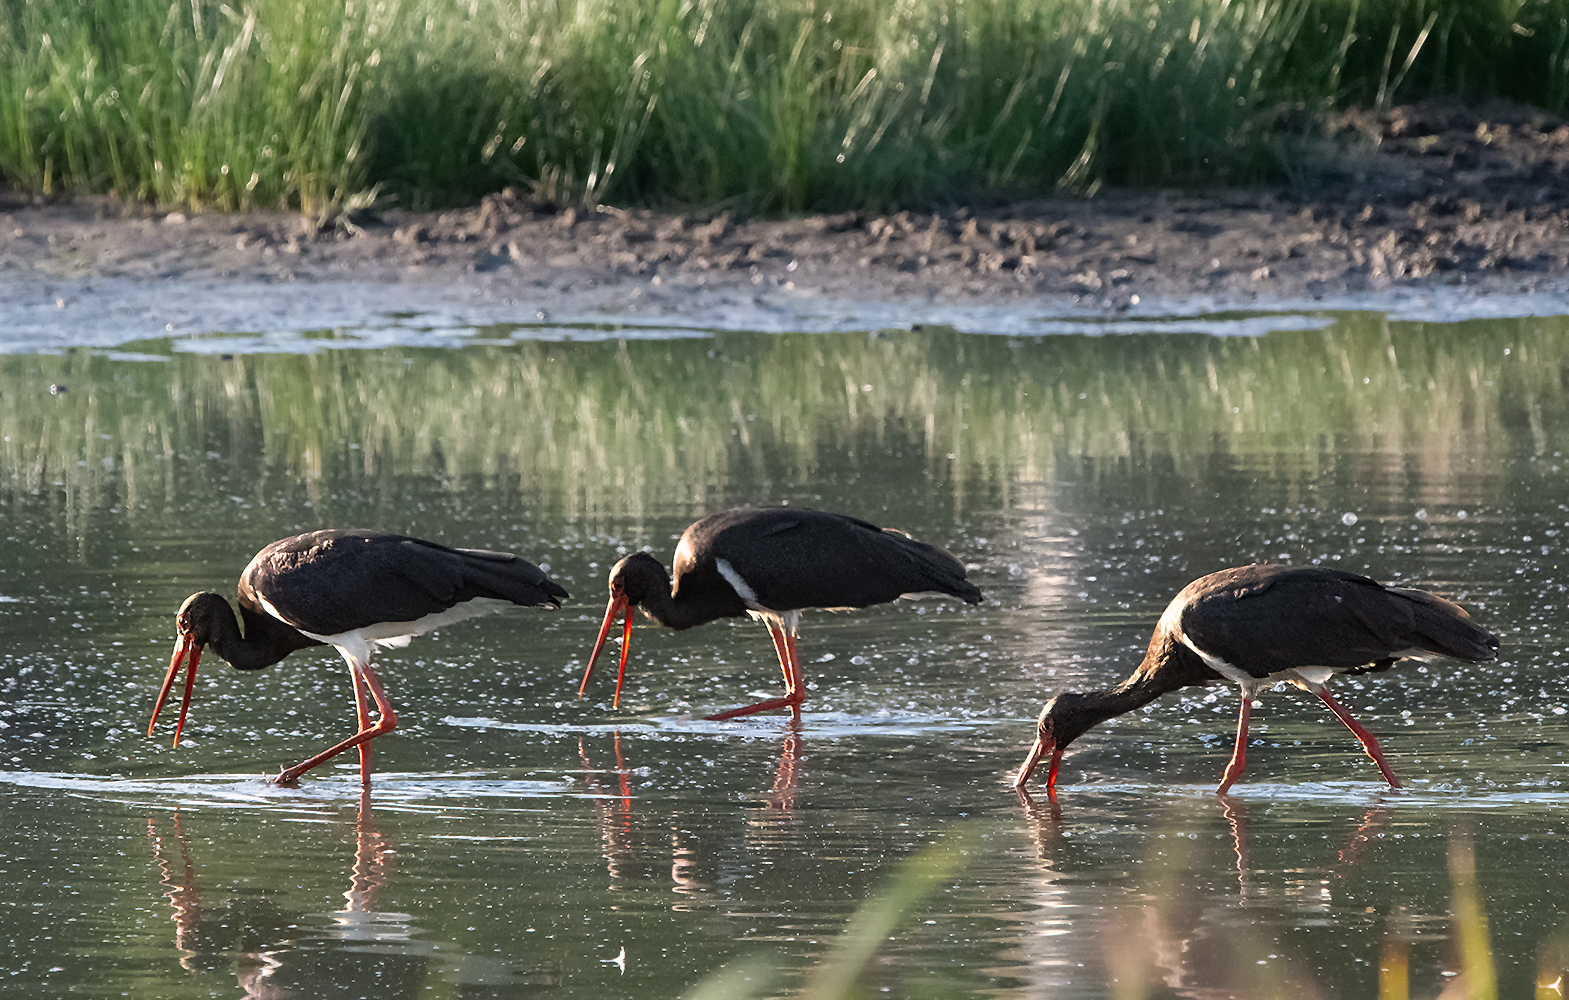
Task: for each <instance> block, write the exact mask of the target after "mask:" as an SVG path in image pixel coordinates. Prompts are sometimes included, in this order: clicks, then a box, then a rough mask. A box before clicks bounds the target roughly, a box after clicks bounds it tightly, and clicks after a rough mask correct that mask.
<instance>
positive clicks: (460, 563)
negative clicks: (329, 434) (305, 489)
mask: <svg viewBox="0 0 1569 1000" xmlns="http://www.w3.org/2000/svg"><path fill="white" fill-rule="evenodd" d="M566 596H567V592H566V591H565V590H563V589H562V588H561V587H560V586H558V585H557V584H556V583H555V582H554V581H552V580H550V579H549V578H548V577H546V576H545V574H544V572H543V571H542V570H541V569H540V568H539V567H538V566H535V565H534V564H533V563H531V562H527V561H526V560H523V559H520V558H518V557H517V556H515V555H512V554H511V553H507V552H487V551H484V550H481V549H454V548H448V547H447V546H445V545H438V544H437V543H435V542H427V541H424V540H422V539H419V538H409V537H407V536H405V535H387V534H381V533H379V532H374V531H364V530H360V529H348V528H343V529H330V530H326V531H313V532H310V533H309V534H304V535H295V536H293V537H292V538H285V539H282V540H280V541H276V542H273V543H272V544H271V545H268V546H266V547H265V548H263V549H262V550H261V551H260V552H258V553H256V555H255V557H254V558H253V559H251V562H250V565H248V566H246V567H245V571H244V572H243V573H241V574H240V586H239V603H240V621H241V622H242V623H243V624H244V631H243V632H242V631H241V629H240V627H239V625H238V624H236V622H235V618H234V610H233V609H232V608H230V606H229V602H228V601H226V600H224V599H223V597H222V596H221V595H219V594H214V593H211V592H205V593H200V594H192V595H191V596H190V597H188V598H187V599H186V601H185V603H184V604H183V605H181V607H180V612H179V615H178V616H177V617H176V619H175V628H176V631H177V633H178V636H179V639H178V642H177V644H176V646H175V649H174V657H173V658H172V659H171V660H170V661H169V672H168V674H166V675H165V676H164V679H163V687H162V688H161V689H160V690H159V692H158V701H157V703H156V704H155V705H154V706H153V718H152V722H151V723H149V724H148V726H147V735H149V736H151V735H152V732H153V727H154V726H156V725H157V724H158V713H159V712H160V711H162V709H163V703H164V700H165V699H166V698H167V697H168V696H169V689H170V688H171V687H173V685H174V680H175V677H176V676H177V675H178V674H179V670H180V663H181V661H182V660H184V659H185V657H186V655H187V654H189V655H190V665H189V667H188V668H187V671H186V675H185V696H184V698H183V699H182V701H181V703H180V720H179V722H178V723H176V725H175V728H174V744H175V746H179V745H180V731H181V730H182V729H183V728H184V727H185V713H186V711H187V709H189V707H190V704H191V689H192V687H193V686H194V685H195V683H196V664H197V661H198V660H200V658H201V654H202V649H203V648H204V647H206V646H211V647H212V648H213V651H214V652H216V653H217V654H218V655H219V656H221V657H223V658H224V659H225V660H227V661H229V663H230V664H232V665H233V666H234V667H236V668H237V669H240V670H260V669H261V668H263V667H269V666H271V665H272V664H274V663H277V662H278V661H279V660H281V659H283V658H284V657H285V656H288V655H289V654H290V653H292V652H294V651H295V650H297V649H305V648H306V647H309V646H320V645H324V644H330V645H332V646H335V647H337V649H338V652H340V653H342V654H343V658H344V659H345V660H347V661H348V664H349V677H350V678H351V679H352V681H353V684H354V704H355V709H356V712H357V715H358V718H359V729H358V731H357V732H356V733H355V734H354V735H353V736H351V737H349V738H348V739H346V740H344V741H343V742H341V743H337V744H335V745H333V746H331V747H329V748H328V749H326V750H324V751H322V752H321V753H319V754H317V755H316V756H314V757H312V758H310V759H309V760H307V761H304V762H303V763H300V764H296V765H295V766H294V767H290V768H285V769H284V770H283V771H282V772H281V773H279V774H277V775H276V776H274V777H272V778H270V779H269V780H270V781H271V782H272V783H273V784H277V785H284V786H288V787H292V786H294V785H295V784H297V783H298V781H299V777H300V775H302V774H304V773H305V772H306V771H308V770H310V769H311V768H313V767H316V766H317V765H318V764H321V763H323V762H325V761H327V760H330V759H331V758H333V757H335V756H337V755H338V754H340V753H342V752H343V751H345V750H348V749H350V748H352V747H356V746H357V747H359V748H360V778H361V781H362V782H363V783H366V784H368V783H369V782H370V741H371V740H372V739H374V738H376V737H377V736H380V735H382V734H384V733H387V732H391V731H392V729H393V727H394V726H396V725H397V716H396V715H395V714H394V713H393V711H392V705H391V703H390V702H389V701H388V700H387V695H386V692H385V691H383V690H382V686H381V681H380V680H378V679H377V677H376V672H375V670H373V669H372V667H371V659H372V657H373V656H374V653H375V650H376V647H378V646H406V645H408V643H409V639H411V638H412V637H413V636H416V635H419V634H421V633H423V632H429V631H430V630H432V629H436V628H440V627H441V626H443V625H449V624H452V623H453V622H459V621H462V620H463V619H465V618H472V617H474V616H475V615H482V614H487V613H489V612H492V611H499V610H501V609H502V608H505V607H510V606H512V605H523V606H526V607H547V608H557V607H560V606H561V601H562V600H563V599H564V598H565V597H566ZM367 700H369V701H371V702H374V703H375V709H376V713H377V718H376V720H375V721H374V722H373V721H372V720H371V712H370V705H369V704H367Z"/></svg>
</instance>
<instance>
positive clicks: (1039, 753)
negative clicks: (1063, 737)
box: [1013, 737, 1062, 798]
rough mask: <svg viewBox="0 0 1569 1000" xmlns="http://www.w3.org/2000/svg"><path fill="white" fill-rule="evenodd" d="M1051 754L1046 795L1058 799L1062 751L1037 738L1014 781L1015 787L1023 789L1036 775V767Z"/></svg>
mask: <svg viewBox="0 0 1569 1000" xmlns="http://www.w3.org/2000/svg"><path fill="white" fill-rule="evenodd" d="M1048 753H1050V754H1051V767H1050V768H1049V769H1048V770H1047V772H1046V794H1047V795H1049V796H1051V797H1052V798H1056V797H1057V765H1059V764H1061V763H1062V751H1061V750H1059V749H1057V747H1055V746H1052V745H1049V744H1048V743H1047V741H1046V740H1043V739H1041V738H1040V737H1036V739H1035V745H1034V746H1032V747H1030V755H1029V756H1028V757H1025V758H1024V764H1023V765H1022V766H1021V767H1020V768H1019V776H1018V777H1017V778H1014V779H1013V787H1015V788H1023V787H1024V786H1025V784H1027V783H1028V782H1029V780H1030V775H1031V774H1032V773H1034V771H1035V767H1036V765H1037V764H1039V763H1040V762H1041V758H1042V757H1044V756H1046V755H1047V754H1048Z"/></svg>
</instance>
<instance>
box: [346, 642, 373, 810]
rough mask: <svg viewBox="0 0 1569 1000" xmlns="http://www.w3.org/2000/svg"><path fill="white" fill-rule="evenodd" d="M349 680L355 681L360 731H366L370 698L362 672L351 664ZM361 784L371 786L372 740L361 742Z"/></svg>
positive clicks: (355, 707)
mask: <svg viewBox="0 0 1569 1000" xmlns="http://www.w3.org/2000/svg"><path fill="white" fill-rule="evenodd" d="M349 680H351V681H353V682H354V717H355V719H356V720H357V721H358V722H359V730H358V731H359V732H364V731H365V730H367V729H369V728H370V726H371V722H370V706H369V705H368V704H367V702H368V701H369V699H370V696H369V694H367V693H366V691H365V682H364V681H363V680H362V679H361V678H360V672H359V671H358V670H356V669H354V667H353V666H352V665H351V666H350V667H349ZM360 784H361V785H362V786H365V787H369V786H370V740H366V741H365V742H364V743H361V744H360Z"/></svg>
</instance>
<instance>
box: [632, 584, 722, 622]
mask: <svg viewBox="0 0 1569 1000" xmlns="http://www.w3.org/2000/svg"><path fill="white" fill-rule="evenodd" d="M737 603H739V601H738V602H737ZM637 606H638V607H640V608H642V609H643V613H644V614H645V615H647V616H648V617H650V618H652V619H653V620H654V621H656V622H658V623H659V624H661V625H663V626H664V627H665V628H673V629H684V628H691V627H693V626H694V625H704V624H707V623H708V622H711V621H713V620H715V619H716V618H725V617H732V616H731V615H725V614H722V613H716V612H715V609H714V608H712V607H705V606H703V605H702V604H700V603H699V602H697V601H683V600H681V599H680V598H679V597H676V596H675V595H673V594H671V593H670V586H669V584H668V583H667V584H666V585H665V586H664V587H660V588H658V589H655V590H652V591H650V592H649V593H646V594H644V595H643V598H642V600H640V601H638V602H637ZM745 613H746V608H745V606H744V605H743V606H742V607H741V608H740V609H739V610H738V611H736V612H734V615H743V614H745Z"/></svg>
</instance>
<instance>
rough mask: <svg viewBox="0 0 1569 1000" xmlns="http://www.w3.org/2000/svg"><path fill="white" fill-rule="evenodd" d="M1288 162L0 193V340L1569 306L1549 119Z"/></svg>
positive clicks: (959, 322) (1510, 118)
mask: <svg viewBox="0 0 1569 1000" xmlns="http://www.w3.org/2000/svg"><path fill="white" fill-rule="evenodd" d="M1301 157H1302V159H1303V162H1304V163H1306V162H1308V161H1309V160H1312V161H1313V162H1314V163H1316V164H1318V165H1317V166H1316V167H1315V168H1314V172H1313V175H1312V176H1313V181H1312V183H1311V184H1307V183H1304V184H1298V185H1295V186H1289V187H1288V186H1285V185H1278V186H1274V187H1268V188H1263V187H1261V188H1251V189H1218V190H1214V191H1200V192H1192V191H1163V192H1129V191H1105V192H1101V193H1098V194H1097V195H1096V196H1095V197H1092V198H1080V197H1066V196H1064V197H1052V198H1045V199H1040V200H1034V201H1028V202H1019V203H1015V204H1012V205H1007V206H999V207H996V208H984V209H976V210H973V211H972V210H969V209H964V208H960V209H956V210H954V211H947V212H938V213H919V212H902V213H898V214H894V215H889V216H875V215H870V214H867V213H859V212H852V213H840V214H835V215H820V216H812V217H806V218H800V219H788V220H777V219H773V220H770V219H757V220H749V221H739V222H738V221H735V220H732V219H731V218H730V217H729V216H727V215H719V216H717V217H703V216H698V215H693V214H678V213H663V212H653V211H645V210H632V211H628V210H620V209H612V208H601V209H598V210H592V211H582V210H575V209H565V210H561V209H558V208H557V207H556V206H554V205H549V204H546V203H540V202H537V201H535V200H533V199H532V198H530V197H528V196H527V195H525V194H522V193H520V192H518V191H516V190H515V189H508V190H507V191H505V192H501V193H499V194H495V195H491V196H489V197H487V198H486V199H485V200H484V201H483V202H482V203H481V204H480V205H477V206H474V207H472V208H467V209H461V210H453V211H446V212H434V213H426V214H414V213H409V212H404V211H401V210H399V209H396V208H392V209H387V210H384V211H381V212H379V213H377V212H371V213H354V214H351V215H349V216H348V217H345V218H341V219H339V220H336V221H335V222H333V223H329V224H326V225H317V224H315V222H314V221H313V220H308V219H304V218H302V217H301V216H299V215H297V214H293V213H286V212H256V213H248V214H244V215H217V214H194V215H187V214H186V213H182V212H167V213H165V212H151V211H148V212H144V213H136V214H128V213H127V212H126V211H125V210H124V209H123V208H122V206H119V205H118V204H117V203H115V202H113V201H111V200H110V199H108V198H103V197H90V198H81V199H75V200H72V201H69V202H65V203H62V204H56V205H34V204H25V203H24V204H17V203H15V200H14V199H13V203H12V204H11V205H9V206H5V205H0V302H3V303H4V305H3V306H0V350H7V351H15V350H25V349H27V347H28V345H32V346H34V347H38V348H49V347H63V346H72V345H76V346H108V345H110V344H112V343H116V342H118V343H124V342H127V341H131V340H137V339H146V338H148V337H152V336H171V335H173V336H191V335H198V334H212V333H220V332H227V333H255V332H258V331H292V332H303V331H308V330H329V329H335V328H345V327H347V328H360V327H364V328H367V329H372V330H374V329H396V330H402V331H404V332H405V334H408V333H411V332H412V333H414V334H417V333H418V332H420V331H427V332H430V331H445V332H446V333H452V332H454V331H455V330H457V329H458V328H463V336H466V337H472V335H473V330H472V328H473V327H475V326H484V325H490V324H518V325H523V326H536V327H539V326H544V327H552V326H554V325H556V324H560V325H562V326H563V327H566V326H567V325H572V324H609V325H617V324H625V325H628V326H630V327H640V326H644V327H651V328H657V327H660V326H675V327H689V328H698V329H705V330H706V329H732V328H734V329H761V330H786V329H805V330H825V329H865V328H876V327H886V326H904V325H913V324H917V323H923V322H924V323H945V324H949V325H956V326H959V327H961V328H983V329H988V330H992V331H993V332H999V333H1028V332H1031V331H1032V330H1033V331H1035V332H1050V329H1051V327H1050V325H1051V324H1053V323H1061V322H1064V321H1072V320H1079V321H1082V322H1084V323H1088V324H1092V325H1096V326H1099V327H1106V328H1116V327H1117V326H1119V325H1120V321H1122V320H1130V321H1145V322H1147V321H1150V320H1152V319H1155V318H1159V317H1172V316H1186V317H1193V316H1197V315H1200V314H1215V313H1244V314H1264V313H1283V312H1304V311H1306V312H1317V313H1323V312H1329V311H1336V310H1341V309H1373V310H1389V311H1393V312H1395V313H1396V314H1398V315H1408V316H1412V317H1420V318H1433V319H1440V318H1464V317H1465V316H1468V315H1480V314H1508V315H1524V314H1530V313H1541V312H1565V311H1569V125H1566V124H1565V123H1563V122H1561V121H1559V120H1558V119H1555V118H1552V117H1551V116H1547V115H1545V114H1543V113H1542V112H1538V111H1535V110H1533V109H1529V108H1524V107H1523V106H1518V105H1506V104H1491V105H1487V106H1484V107H1482V108H1480V109H1471V108H1466V107H1463V106H1461V105H1458V104H1456V103H1454V102H1443V101H1434V102H1427V103H1425V104H1419V105H1415V106H1411V107H1403V108H1396V109H1393V110H1392V111H1390V112H1389V113H1387V114H1386V115H1385V116H1383V117H1382V118H1380V119H1378V120H1377V121H1375V122H1373V123H1372V124H1369V123H1368V122H1365V121H1361V120H1358V119H1354V116H1353V117H1351V118H1348V120H1347V123H1346V124H1344V125H1343V127H1342V129H1341V136H1340V138H1338V139H1335V140H1326V141H1325V143H1319V144H1317V145H1313V146H1305V147H1303V152H1302V153H1301ZM1043 324H1044V326H1043ZM590 335H592V333H591V331H590ZM433 336H435V338H436V339H437V340H440V339H441V335H440V334H439V333H438V334H433ZM409 342H413V343H418V342H420V341H419V339H418V337H417V336H414V337H413V338H412V339H411V340H410V341H409Z"/></svg>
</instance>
